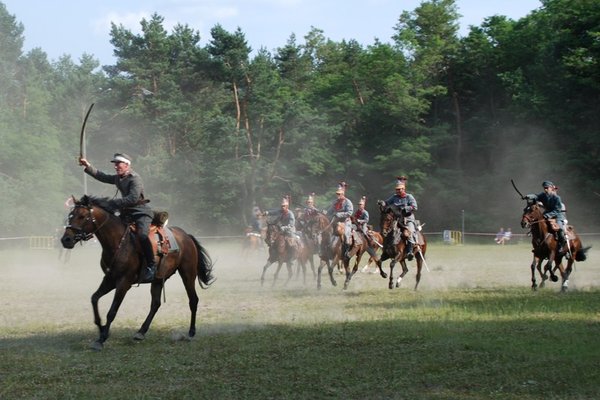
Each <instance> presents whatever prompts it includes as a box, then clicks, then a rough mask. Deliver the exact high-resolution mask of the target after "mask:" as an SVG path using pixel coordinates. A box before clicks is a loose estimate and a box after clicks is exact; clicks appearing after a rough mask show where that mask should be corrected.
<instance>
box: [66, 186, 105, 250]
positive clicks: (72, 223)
mask: <svg viewBox="0 0 600 400" xmlns="http://www.w3.org/2000/svg"><path fill="white" fill-rule="evenodd" d="M73 200H74V202H73V208H72V209H71V211H70V212H69V216H68V217H67V225H66V226H65V232H64V233H63V236H62V238H61V239H60V241H61V243H62V245H63V247H64V248H66V249H72V248H73V247H75V245H76V244H77V243H78V242H80V241H86V240H90V239H91V238H92V237H93V236H94V234H95V233H96V232H97V231H98V230H99V229H100V227H101V226H102V225H103V223H104V222H103V221H105V220H106V218H107V217H108V212H107V211H106V208H108V199H106V198H95V197H91V196H88V195H85V196H83V197H82V198H81V199H79V200H76V199H75V198H73Z"/></svg>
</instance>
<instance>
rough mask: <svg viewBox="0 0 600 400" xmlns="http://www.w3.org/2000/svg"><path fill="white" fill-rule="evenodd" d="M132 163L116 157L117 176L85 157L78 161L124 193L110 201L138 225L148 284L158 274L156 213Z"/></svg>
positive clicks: (144, 278) (143, 277)
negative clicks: (152, 238)
mask: <svg viewBox="0 0 600 400" xmlns="http://www.w3.org/2000/svg"><path fill="white" fill-rule="evenodd" d="M131 160H132V159H131V157H130V156H128V155H127V154H125V153H116V154H115V155H114V156H113V158H112V160H111V161H110V162H111V163H113V164H114V169H115V174H107V173H105V172H102V171H100V170H98V169H97V168H95V167H94V166H93V165H92V164H91V163H90V162H89V161H88V160H87V159H85V158H84V157H80V158H79V165H81V166H83V167H85V169H84V171H85V173H86V174H88V175H90V176H91V177H93V178H94V179H96V180H98V181H100V182H103V183H108V184H113V185H115V186H116V187H117V189H118V191H119V192H120V193H121V198H114V199H112V200H110V202H109V205H110V206H111V208H113V209H114V210H120V211H121V214H122V216H126V217H130V218H131V219H132V220H133V221H134V223H135V226H136V234H137V236H138V238H139V241H140V245H141V248H142V252H143V254H144V258H145V260H146V269H145V270H143V271H142V272H141V274H140V275H141V278H140V281H141V282H142V283H147V282H151V281H152V280H153V279H154V275H155V274H156V262H155V258H154V256H155V254H154V249H153V248H152V242H151V241H150V237H149V236H148V233H149V230H150V224H151V222H152V217H153V216H154V213H153V212H152V209H151V208H150V207H149V206H148V202H149V200H146V199H145V198H144V184H143V183H142V178H141V177H140V175H138V174H137V173H136V172H135V171H133V169H131Z"/></svg>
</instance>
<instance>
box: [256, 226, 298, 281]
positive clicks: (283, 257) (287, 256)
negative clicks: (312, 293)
mask: <svg viewBox="0 0 600 400" xmlns="http://www.w3.org/2000/svg"><path fill="white" fill-rule="evenodd" d="M265 241H266V242H267V246H268V247H269V257H268V259H267V263H266V264H265V266H264V267H263V271H262V275H261V276H260V284H261V285H263V284H264V282H265V274H266V272H267V269H268V268H269V267H270V266H271V265H273V264H274V263H277V270H276V271H275V275H274V276H273V285H275V282H276V281H277V277H278V276H279V271H280V270H281V266H282V265H283V264H284V263H285V265H286V267H287V270H288V278H287V280H286V281H285V284H286V285H287V283H288V282H289V281H290V279H291V278H292V276H293V270H292V264H293V262H294V261H295V260H297V261H298V263H299V264H300V265H299V267H298V268H302V271H303V272H304V283H306V262H307V260H308V257H309V251H308V250H307V249H306V247H305V246H304V244H303V242H302V241H301V240H297V241H296V246H295V248H293V247H291V246H290V243H289V241H290V238H289V237H286V235H285V233H284V232H283V231H282V229H281V227H280V226H279V225H277V224H276V223H269V222H267V236H266V239H265Z"/></svg>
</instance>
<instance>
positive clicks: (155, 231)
mask: <svg viewBox="0 0 600 400" xmlns="http://www.w3.org/2000/svg"><path fill="white" fill-rule="evenodd" d="M168 220H169V213H168V212H166V211H154V216H153V218H152V223H151V224H150V229H149V231H148V237H149V238H150V243H152V251H153V252H154V254H155V255H156V256H158V262H157V265H158V268H157V271H156V277H157V278H163V277H165V274H166V272H167V271H166V266H165V265H164V263H163V262H162V261H163V258H164V256H166V255H168V254H169V253H175V252H178V251H179V246H178V245H177V240H176V239H175V235H174V234H173V231H171V229H169V228H167V226H166V224H167V222H168ZM129 229H130V230H131V232H133V233H135V232H136V231H137V228H136V226H135V223H130V224H129Z"/></svg>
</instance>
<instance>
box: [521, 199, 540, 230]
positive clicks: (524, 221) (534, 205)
mask: <svg viewBox="0 0 600 400" xmlns="http://www.w3.org/2000/svg"><path fill="white" fill-rule="evenodd" d="M543 220H544V211H543V207H542V205H541V204H540V203H538V202H536V201H528V202H527V207H525V208H524V209H523V215H522V216H521V228H529V227H531V226H532V225H533V224H535V223H538V222H540V221H543Z"/></svg>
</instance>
